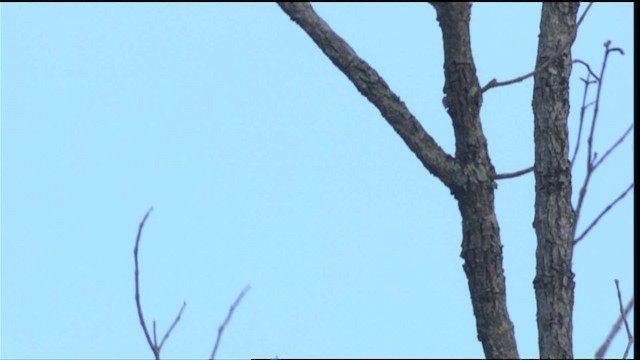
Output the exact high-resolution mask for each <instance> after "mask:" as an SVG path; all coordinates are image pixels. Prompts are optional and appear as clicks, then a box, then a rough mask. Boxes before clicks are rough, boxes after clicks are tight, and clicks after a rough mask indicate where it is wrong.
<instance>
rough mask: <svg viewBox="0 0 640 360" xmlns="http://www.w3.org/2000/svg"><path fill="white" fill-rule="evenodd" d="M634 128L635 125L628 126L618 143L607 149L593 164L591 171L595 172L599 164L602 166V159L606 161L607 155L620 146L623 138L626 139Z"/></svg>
mask: <svg viewBox="0 0 640 360" xmlns="http://www.w3.org/2000/svg"><path fill="white" fill-rule="evenodd" d="M634 126H635V124H631V126H629V128H628V129H627V131H625V132H624V134H622V136H620V138H619V139H618V141H616V142H615V143H614V144H613V145H611V147H610V148H609V150H607V151H606V152H605V153H604V155H602V157H601V158H600V159H599V160H598V161H596V163H595V164H593V170H595V169H596V168H597V167H598V166H599V165H600V164H602V162H603V161H604V159H606V157H607V156H609V154H610V153H611V152H612V151H613V150H614V149H615V148H616V147H617V146H618V145H620V144H622V142H623V141H624V138H626V137H627V135H629V134H630V133H631V130H633V127H634Z"/></svg>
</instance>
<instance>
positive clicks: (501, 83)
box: [482, 2, 593, 93]
mask: <svg viewBox="0 0 640 360" xmlns="http://www.w3.org/2000/svg"><path fill="white" fill-rule="evenodd" d="M591 5H593V2H590V3H589V5H587V8H586V9H585V10H584V12H583V13H582V16H580V19H579V20H578V23H577V25H576V30H575V33H574V34H573V36H572V39H571V40H570V41H567V43H566V44H564V45H563V46H562V47H560V48H559V49H558V52H556V53H555V55H553V56H551V57H550V58H549V59H548V60H547V61H545V62H544V63H543V64H542V65H540V66H539V67H538V68H537V69H535V70H533V71H531V72H530V73H528V74H525V75H522V76H518V77H517V78H515V79H511V80H507V81H498V80H496V79H492V80H491V81H489V83H488V84H487V85H485V86H484V87H482V92H483V93H484V92H485V91H487V90H489V89H491V88H495V87H498V86H506V85H511V84H515V83H518V82H521V81H523V80H526V79H528V78H530V77H532V76H533V75H535V74H537V73H539V72H540V71H542V70H544V69H545V68H547V67H548V66H549V65H550V64H551V63H552V62H553V61H554V60H556V59H557V58H558V56H560V55H561V54H562V53H563V52H564V51H565V50H567V48H568V47H569V46H571V44H573V42H574V41H575V39H576V35H578V28H579V27H580V24H581V23H582V20H584V17H585V16H586V15H587V12H589V9H590V8H591Z"/></svg>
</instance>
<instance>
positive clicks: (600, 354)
mask: <svg viewBox="0 0 640 360" xmlns="http://www.w3.org/2000/svg"><path fill="white" fill-rule="evenodd" d="M615 283H616V289H617V291H618V304H619V306H620V317H618V320H616V322H615V324H614V325H613V328H612V329H611V331H610V332H609V335H607V338H606V339H605V341H604V343H602V345H601V346H600V348H598V351H596V355H595V358H596V359H602V358H604V355H605V354H606V353H607V350H608V349H609V346H610V345H611V342H612V341H613V338H614V337H615V336H616V335H617V334H618V332H619V331H620V328H621V327H622V324H623V323H624V326H625V329H626V330H627V337H628V339H629V341H628V343H627V347H626V349H625V351H624V355H623V357H622V358H623V359H626V358H627V355H628V354H629V350H630V349H631V345H633V343H634V341H635V340H634V338H633V334H632V333H631V330H630V329H629V323H628V322H627V316H629V313H630V312H631V310H632V309H633V307H634V305H635V304H636V299H635V296H632V297H631V299H630V300H629V302H628V303H627V306H626V307H624V308H623V307H622V294H620V284H619V281H618V279H616V280H615Z"/></svg>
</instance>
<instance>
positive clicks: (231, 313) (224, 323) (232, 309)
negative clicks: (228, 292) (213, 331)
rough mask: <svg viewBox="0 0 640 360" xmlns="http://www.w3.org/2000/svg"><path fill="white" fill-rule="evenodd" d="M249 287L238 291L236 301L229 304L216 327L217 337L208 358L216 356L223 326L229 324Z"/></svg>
mask: <svg viewBox="0 0 640 360" xmlns="http://www.w3.org/2000/svg"><path fill="white" fill-rule="evenodd" d="M249 289H251V285H247V286H245V288H244V289H243V290H242V291H241V292H240V294H238V297H237V298H236V301H234V302H233V304H231V307H230V308H229V313H228V314H227V317H226V318H225V319H224V322H222V324H221V325H220V326H219V327H218V337H217V338H216V344H215V345H214V346H213V351H212V352H211V357H210V358H209V359H211V360H214V359H215V358H216V352H217V351H218V345H219V344H220V338H221V337H222V333H223V332H224V329H225V327H227V325H228V324H229V321H230V320H231V316H233V312H234V310H235V309H236V307H237V306H238V304H240V301H241V300H242V298H243V297H244V295H245V294H246V293H247V291H249Z"/></svg>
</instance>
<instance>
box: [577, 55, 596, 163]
mask: <svg viewBox="0 0 640 360" xmlns="http://www.w3.org/2000/svg"><path fill="white" fill-rule="evenodd" d="M574 62H580V63H582V64H585V66H587V68H588V70H589V74H587V78H586V79H582V78H580V80H582V81H583V82H584V93H583V94H582V106H581V107H580V124H579V126H578V139H577V140H576V147H575V149H574V150H573V156H572V157H571V169H572V170H573V164H575V162H576V157H577V156H578V150H579V149H580V139H582V128H583V125H584V116H585V111H586V110H587V108H588V107H589V106H590V105H592V104H593V102H591V103H589V104H587V103H586V102H587V94H588V93H589V86H590V85H592V84H595V83H597V81H593V80H591V79H590V77H591V76H592V73H593V72H592V71H591V68H589V65H587V64H586V63H585V62H583V61H581V60H575V61H574ZM593 76H594V77H595V78H598V77H597V76H596V75H593Z"/></svg>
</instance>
